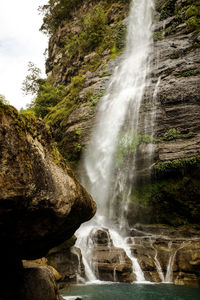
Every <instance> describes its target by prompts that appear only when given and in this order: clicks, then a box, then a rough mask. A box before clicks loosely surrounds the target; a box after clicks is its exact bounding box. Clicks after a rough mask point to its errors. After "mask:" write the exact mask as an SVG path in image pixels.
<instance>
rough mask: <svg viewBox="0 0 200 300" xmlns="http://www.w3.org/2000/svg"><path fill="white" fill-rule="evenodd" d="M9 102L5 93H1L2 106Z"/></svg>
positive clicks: (0, 101) (0, 103) (0, 105)
mask: <svg viewBox="0 0 200 300" xmlns="http://www.w3.org/2000/svg"><path fill="white" fill-rule="evenodd" d="M8 104H9V102H8V100H7V99H6V97H5V96H4V95H2V94H0V107H5V106H6V105H8Z"/></svg>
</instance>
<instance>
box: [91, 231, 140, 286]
mask: <svg viewBox="0 0 200 300" xmlns="http://www.w3.org/2000/svg"><path fill="white" fill-rule="evenodd" d="M92 241H93V250H92V252H91V265H92V269H93V270H94V273H95V275H96V276H97V278H99V279H100V280H103V281H114V282H132V281H133V280H134V279H135V276H134V274H133V271H132V270H133V269H132V261H131V260H130V258H129V257H128V256H127V255H126V253H125V251H124V249H122V248H116V247H115V246H114V245H113V241H112V239H111V237H110V234H109V231H108V230H107V229H99V230H97V231H96V232H95V233H93V235H92Z"/></svg>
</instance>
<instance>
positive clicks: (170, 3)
mask: <svg viewBox="0 0 200 300" xmlns="http://www.w3.org/2000/svg"><path fill="white" fill-rule="evenodd" d="M175 4H176V0H166V1H163V2H157V4H156V10H157V11H159V12H160V20H161V21H162V20H164V19H166V18H168V17H171V16H173V14H174V9H175Z"/></svg>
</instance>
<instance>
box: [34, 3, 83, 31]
mask: <svg viewBox="0 0 200 300" xmlns="http://www.w3.org/2000/svg"><path fill="white" fill-rule="evenodd" d="M82 3H83V0H49V2H48V4H45V5H43V6H41V7H40V8H39V11H40V12H41V13H42V14H44V17H43V24H42V26H41V28H40V30H41V31H43V32H44V33H46V34H52V33H54V32H55V31H56V30H57V29H58V27H59V26H60V25H61V24H62V23H63V22H64V21H66V19H69V18H71V16H72V13H73V12H74V11H75V9H77V8H79V7H80V5H81V4H82Z"/></svg>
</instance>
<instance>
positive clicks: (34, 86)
mask: <svg viewBox="0 0 200 300" xmlns="http://www.w3.org/2000/svg"><path fill="white" fill-rule="evenodd" d="M40 75H41V70H40V69H39V68H38V67H37V66H36V65H35V64H34V63H33V62H31V61H29V62H28V75H27V76H26V78H25V80H24V81H23V82H22V91H23V92H24V94H25V95H28V94H32V95H34V94H36V93H37V92H38V91H39V89H40V85H41V84H42V83H43V81H44V80H43V79H42V78H41V77H40Z"/></svg>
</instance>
